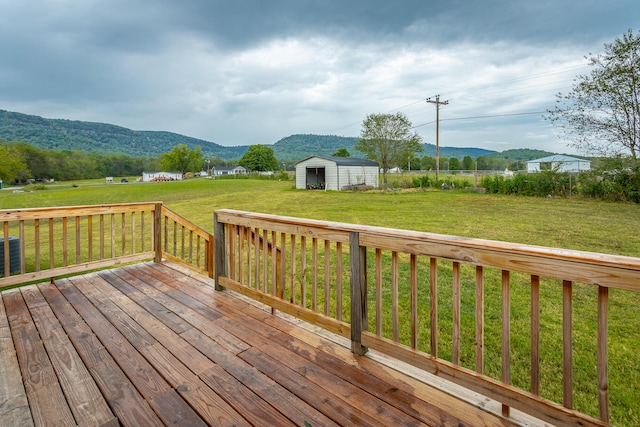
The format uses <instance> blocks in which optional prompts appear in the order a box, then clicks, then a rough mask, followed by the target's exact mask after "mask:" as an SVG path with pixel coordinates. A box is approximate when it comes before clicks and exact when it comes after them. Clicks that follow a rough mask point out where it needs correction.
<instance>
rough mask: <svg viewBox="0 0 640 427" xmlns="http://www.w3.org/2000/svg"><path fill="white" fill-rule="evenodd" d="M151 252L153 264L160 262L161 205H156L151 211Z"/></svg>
mask: <svg viewBox="0 0 640 427" xmlns="http://www.w3.org/2000/svg"><path fill="white" fill-rule="evenodd" d="M153 250H154V251H155V254H156V255H155V257H154V259H153V260H154V261H155V262H158V263H160V262H162V203H156V204H155V208H154V210H153Z"/></svg>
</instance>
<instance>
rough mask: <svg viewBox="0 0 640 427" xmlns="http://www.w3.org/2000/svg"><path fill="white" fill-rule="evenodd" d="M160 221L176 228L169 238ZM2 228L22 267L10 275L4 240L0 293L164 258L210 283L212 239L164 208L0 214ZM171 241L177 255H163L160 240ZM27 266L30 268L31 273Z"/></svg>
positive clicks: (125, 205) (105, 207)
mask: <svg viewBox="0 0 640 427" xmlns="http://www.w3.org/2000/svg"><path fill="white" fill-rule="evenodd" d="M163 218H164V219H165V220H164V225H165V228H167V227H168V226H169V222H170V223H171V225H173V227H174V233H173V234H172V236H171V237H169V236H168V235H167V234H166V233H164V234H163V233H162V232H161V231H162V228H163ZM0 224H1V225H2V229H1V230H0V237H12V236H14V235H15V236H16V237H18V239H17V243H18V244H19V251H18V253H19V255H18V257H19V261H20V269H19V270H20V271H19V272H15V271H13V270H12V266H11V265H9V264H10V259H11V263H13V262H14V261H16V260H15V259H14V256H16V255H15V253H12V252H13V248H12V249H11V250H10V245H13V244H15V243H16V242H15V241H10V240H12V239H8V238H7V239H4V243H3V244H2V247H1V248H0V249H2V250H3V253H4V254H6V255H5V256H4V261H3V265H2V267H4V272H5V273H4V274H3V275H2V277H0V287H4V286H11V285H15V284H20V283H27V282H31V281H37V280H43V279H50V278H51V279H52V278H54V277H57V276H62V275H68V274H78V273H82V272H83V271H87V270H91V269H102V268H108V267H111V266H114V265H119V264H123V263H129V262H140V261H144V260H149V259H154V260H155V261H157V262H160V261H161V260H162V258H168V259H171V260H172V261H174V262H177V263H182V264H185V265H186V266H187V267H189V268H192V269H195V270H197V271H200V272H203V273H205V274H208V275H209V276H210V277H213V235H212V234H211V233H209V232H207V231H206V230H205V229H203V228H202V227H199V226H197V225H195V224H193V223H192V222H191V221H189V220H187V219H185V218H184V217H182V216H180V215H179V214H177V213H175V212H174V211H172V210H170V209H169V208H167V207H165V206H164V205H163V204H162V202H142V203H114V204H102V205H81V206H57V207H44V208H19V209H2V210H0ZM70 229H72V230H73V232H70V231H69V230H70ZM165 231H166V230H165ZM96 233H97V234H96ZM170 238H171V239H173V242H172V243H173V244H174V246H173V247H174V248H176V247H177V239H180V251H179V253H178V252H176V251H170V250H166V251H165V250H163V248H164V247H165V245H163V244H162V243H163V240H167V239H170ZM193 240H196V241H195V243H194V241H193ZM25 241H27V242H25ZM43 242H45V243H46V244H43ZM94 246H95V250H94ZM105 248H107V250H105ZM109 250H110V253H108V251H109ZM27 252H29V255H28V256H27ZM42 253H45V254H46V256H45V257H43V256H41V255H42ZM74 255H75V256H74ZM27 260H29V262H30V263H31V264H32V265H33V267H31V268H30V270H29V271H27V270H26V269H25V262H26V261H27ZM47 261H48V262H47ZM47 264H48V265H47ZM16 273H17V274H16Z"/></svg>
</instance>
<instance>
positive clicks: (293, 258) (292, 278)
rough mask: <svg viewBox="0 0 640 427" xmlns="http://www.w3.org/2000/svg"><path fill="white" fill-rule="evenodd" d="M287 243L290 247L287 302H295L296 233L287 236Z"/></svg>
mask: <svg viewBox="0 0 640 427" xmlns="http://www.w3.org/2000/svg"><path fill="white" fill-rule="evenodd" d="M289 245H290V248H291V266H290V267H289V285H290V286H289V302H290V303H291V304H294V303H295V294H296V287H295V284H296V235H295V234H292V235H291V237H290V238H289Z"/></svg>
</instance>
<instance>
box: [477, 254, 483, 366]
mask: <svg viewBox="0 0 640 427" xmlns="http://www.w3.org/2000/svg"><path fill="white" fill-rule="evenodd" d="M476 372H477V373H479V374H484V271H483V268H482V266H481V265H478V266H476Z"/></svg>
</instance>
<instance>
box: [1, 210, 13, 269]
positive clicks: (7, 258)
mask: <svg viewBox="0 0 640 427" xmlns="http://www.w3.org/2000/svg"><path fill="white" fill-rule="evenodd" d="M2 231H3V237H4V240H3V242H2V244H3V251H4V252H3V253H4V277H9V276H10V275H11V247H10V246H9V222H8V221H4V222H3V223H2Z"/></svg>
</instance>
